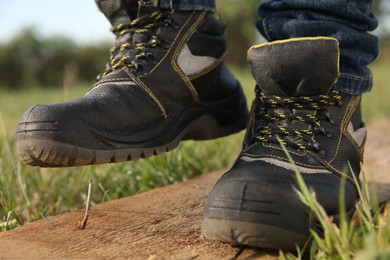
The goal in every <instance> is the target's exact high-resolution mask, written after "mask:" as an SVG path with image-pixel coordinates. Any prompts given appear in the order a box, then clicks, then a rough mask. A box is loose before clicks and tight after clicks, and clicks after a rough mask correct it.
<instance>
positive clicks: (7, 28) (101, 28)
mask: <svg viewBox="0 0 390 260" xmlns="http://www.w3.org/2000/svg"><path fill="white" fill-rule="evenodd" d="M217 2H218V3H217V4H218V9H219V10H220V12H221V13H222V15H223V17H224V19H225V20H226V24H227V37H228V42H229V56H228V62H229V63H230V64H232V65H234V66H237V67H243V66H245V67H246V50H247V48H248V47H249V46H250V45H252V44H253V43H256V42H259V41H261V38H260V36H259V34H258V33H257V31H256V30H255V27H254V22H255V20H256V17H257V14H256V7H257V5H258V4H259V1H258V0H245V1H240V0H219V1H217ZM373 10H374V12H375V14H376V15H377V17H378V20H379V21H380V26H379V27H378V29H377V30H376V31H375V32H374V34H376V35H379V36H380V37H381V39H382V45H388V44H389V39H390V1H388V0H376V1H374V8H373ZM243 13H245V14H246V15H241V14H243ZM0 24H1V27H2V28H1V30H0V88H8V89H14V90H16V89H22V88H32V87H33V88H34V87H37V86H39V87H45V88H46V87H47V88H58V87H63V86H64V84H68V85H74V84H75V83H80V82H83V83H93V82H94V79H95V77H96V75H97V74H98V73H99V72H100V71H102V69H103V68H104V65H105V63H106V62H107V61H108V57H109V51H108V50H109V48H110V46H111V45H112V41H113V39H114V37H113V35H112V34H111V33H110V31H109V23H108V22H107V21H106V19H105V17H104V15H103V14H101V13H100V12H99V11H98V9H97V7H96V5H95V3H94V1H93V0H87V1H77V0H67V1H59V0H36V1H28V0H1V1H0ZM242 28H245V30H242ZM383 49H384V47H383Z"/></svg>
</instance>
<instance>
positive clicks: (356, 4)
mask: <svg viewBox="0 0 390 260" xmlns="http://www.w3.org/2000/svg"><path fill="white" fill-rule="evenodd" d="M242 1H245V0H242ZM237 4H239V1H237ZM371 4H372V0H268V1H267V2H265V3H263V4H261V5H260V6H259V9H258V12H259V15H260V19H259V20H258V21H257V22H256V26H257V28H258V30H259V31H260V33H261V34H262V35H263V36H264V37H265V38H266V39H267V40H268V41H275V40H281V39H289V38H296V37H308V36H331V37H334V38H336V39H338V40H339V42H340V78H339V80H338V81H337V83H336V85H335V86H334V87H335V88H336V89H337V90H340V91H342V92H345V93H350V94H360V93H364V92H368V91H369V90H370V89H371V88H372V83H373V80H372V73H371V71H370V70H369V69H368V67H367V65H368V64H370V63H371V62H372V61H373V60H375V58H376V57H377V56H378V52H379V42H378V38H377V37H375V36H373V35H371V34H369V33H368V31H372V30H374V29H375V28H376V27H377V25H378V22H377V20H376V19H375V17H374V15H373V14H372V13H371V11H370V8H371ZM160 6H161V7H162V8H174V9H180V10H209V11H213V10H214V9H215V1H214V0H160ZM232 8H234V7H232ZM242 15H245V14H242Z"/></svg>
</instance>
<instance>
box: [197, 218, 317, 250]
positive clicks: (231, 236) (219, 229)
mask: <svg viewBox="0 0 390 260" xmlns="http://www.w3.org/2000/svg"><path fill="white" fill-rule="evenodd" d="M202 235H203V236H204V237H205V238H207V239H209V240H217V241H221V242H225V243H229V244H233V245H248V246H253V247H260V248H272V249H283V250H289V251H293V250H296V249H297V246H299V247H301V246H303V245H304V244H305V243H307V242H308V240H309V239H310V237H309V236H307V235H304V234H299V233H296V232H292V231H290V230H286V229H283V228H280V227H275V226H270V225H265V224H260V223H251V222H243V221H236V220H227V219H211V218H205V219H203V221H202Z"/></svg>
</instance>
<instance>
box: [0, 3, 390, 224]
mask: <svg viewBox="0 0 390 260" xmlns="http://www.w3.org/2000/svg"><path fill="white" fill-rule="evenodd" d="M374 3H375V5H374V7H373V11H374V12H375V14H376V16H377V18H378V20H379V21H380V24H381V25H380V26H379V27H378V29H377V30H376V31H375V32H373V33H374V34H376V35H378V36H379V37H380V38H381V54H380V56H379V58H378V59H377V60H376V61H375V62H374V63H373V64H372V65H371V69H372V70H373V72H374V88H373V91H372V92H371V93H369V94H366V95H364V98H363V115H364V118H365V121H366V122H367V123H369V124H370V123H371V122H373V121H376V120H382V119H386V118H390V102H389V98H388V97H389V96H390V86H389V72H390V47H389V46H390V44H389V43H390V1H389V0H375V1H374ZM258 4H259V1H258V0H217V5H218V9H219V11H220V12H221V13H222V15H223V17H224V19H225V21H226V24H227V28H226V30H227V31H226V35H227V38H228V44H229V45H228V49H229V54H228V61H227V62H228V63H229V65H230V68H232V70H233V72H234V74H235V76H236V77H237V78H238V79H239V80H240V82H241V84H242V85H243V86H244V91H245V94H246V96H247V99H248V105H250V103H251V100H252V99H253V98H254V93H253V90H254V85H255V83H254V80H253V79H252V77H251V75H250V72H249V68H248V66H247V64H246V51H247V49H248V47H249V46H251V45H252V44H254V43H259V42H261V41H263V39H261V37H260V35H259V34H258V33H257V31H256V30H255V27H254V22H255V20H256V17H257V14H256V7H257V6H258ZM242 14H245V15H242ZM0 25H1V29H0V231H5V230H8V229H11V228H14V227H16V226H19V225H23V224H24V223H26V222H31V221H34V220H38V219H42V218H44V217H46V216H50V215H56V214H59V213H62V212H66V211H69V210H72V209H76V208H81V207H83V205H84V201H85V195H86V193H85V192H86V188H87V185H88V182H89V180H90V179H93V180H94V183H95V186H94V192H93V204H95V203H99V202H104V201H108V200H111V199H116V198H120V197H123V196H128V195H131V194H134V193H137V192H141V191H147V190H150V189H153V188H156V187H159V186H162V185H167V184H171V183H176V182H179V181H183V180H187V179H189V178H192V177H193V176H197V175H200V174H203V173H205V172H210V171H214V170H220V169H226V168H227V167H229V166H230V165H232V163H233V162H234V160H235V158H236V156H237V154H238V153H239V152H240V150H241V143H242V139H243V135H244V132H243V131H242V132H241V133H239V134H237V135H233V136H229V137H227V138H222V139H217V140H213V141H208V142H192V141H187V142H183V143H182V144H180V146H179V147H178V148H177V149H175V150H174V151H172V152H170V153H166V154H163V155H161V156H156V157H152V158H148V159H145V160H138V161H134V162H124V163H116V164H107V165H96V166H85V167H71V168H38V167H30V166H27V165H23V164H22V163H21V162H20V161H19V160H18V158H17V156H16V152H15V129H16V125H17V123H18V120H19V118H20V116H21V115H22V113H23V112H24V111H26V110H27V109H28V108H29V107H31V106H34V105H36V104H50V103H57V102H61V101H66V100H69V99H72V98H77V97H81V96H83V95H84V94H85V93H86V91H88V89H89V88H90V87H91V86H92V85H93V83H94V82H95V78H96V75H97V74H98V73H100V72H101V71H102V70H103V69H104V67H105V64H106V62H107V61H108V60H109V48H110V47H111V46H112V43H113V40H114V37H113V35H112V34H111V33H110V31H109V28H110V25H109V23H108V21H106V19H105V17H104V15H103V14H101V13H100V12H99V11H98V9H97V7H96V5H95V3H94V1H93V0H82V1H80V0H63V1H59V0H34V1H31V0H0ZM243 28H245V29H244V30H243Z"/></svg>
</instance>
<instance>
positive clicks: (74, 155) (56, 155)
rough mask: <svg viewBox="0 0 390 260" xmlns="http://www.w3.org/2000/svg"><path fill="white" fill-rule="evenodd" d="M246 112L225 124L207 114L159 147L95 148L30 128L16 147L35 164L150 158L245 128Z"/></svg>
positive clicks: (19, 137)
mask: <svg viewBox="0 0 390 260" xmlns="http://www.w3.org/2000/svg"><path fill="white" fill-rule="evenodd" d="M245 125H246V116H243V117H242V118H241V119H240V120H239V121H236V122H234V123H232V124H229V125H226V126H221V125H220V124H219V123H218V121H217V120H216V119H215V118H214V117H213V116H211V115H203V116H200V117H198V118H196V119H195V120H193V121H192V122H191V123H190V124H188V125H187V126H186V127H185V128H184V130H182V131H181V132H180V133H179V134H178V135H177V137H176V138H174V139H173V140H172V141H170V142H168V143H166V144H164V145H161V146H156V147H142V145H141V147H136V148H134V147H132V148H123V149H115V150H95V149H88V148H84V147H79V146H75V145H71V144H68V143H64V142H58V141H53V140H50V139H45V138H37V139H33V138H32V139H29V138H28V134H27V133H28V132H23V131H20V132H18V133H17V141H16V151H17V153H18V155H19V158H20V160H21V161H22V162H24V163H26V164H29V165H32V166H42V167H61V166H78V165H88V164H103V163H114V162H123V161H131V160H137V159H140V158H148V157H151V156H153V155H159V154H162V153H165V152H168V151H170V150H172V149H174V148H175V147H177V146H178V145H179V143H180V141H182V140H189V139H192V140H208V139H215V138H218V137H223V136H227V135H230V134H233V133H236V132H239V131H241V130H242V129H244V128H245Z"/></svg>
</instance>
